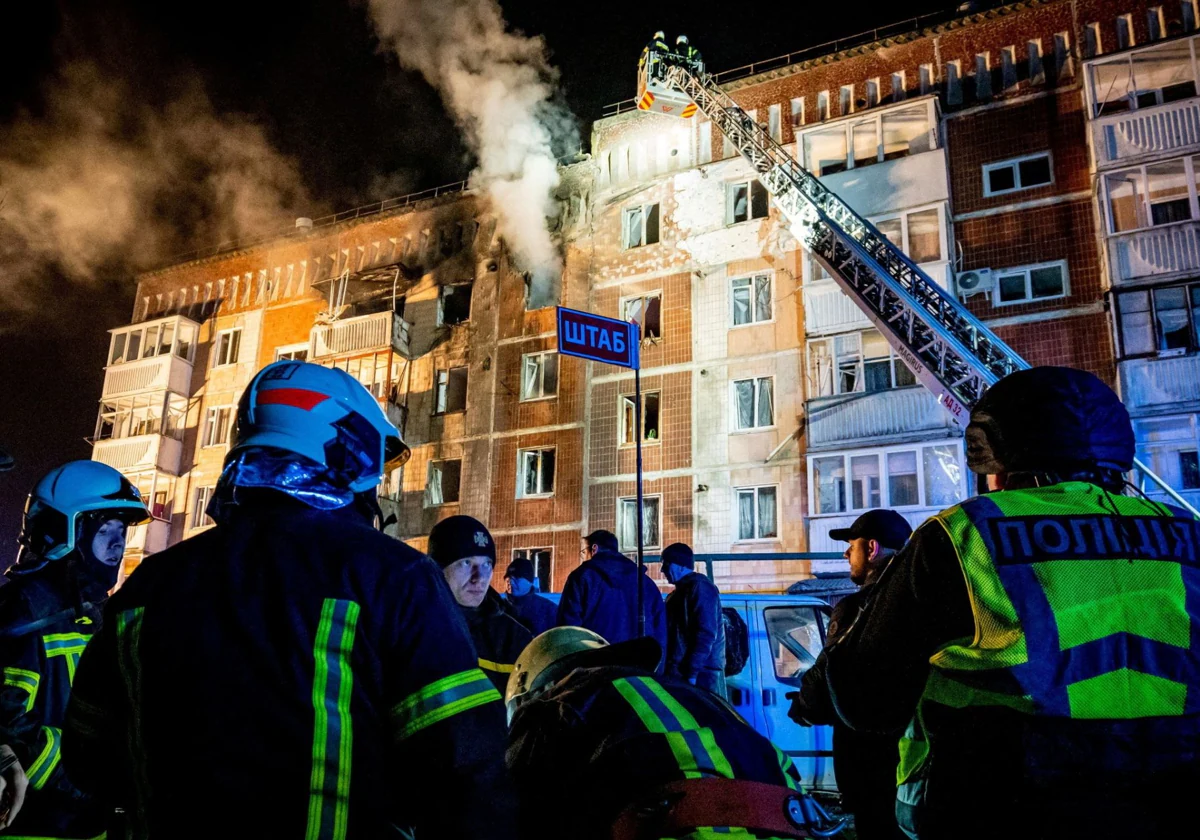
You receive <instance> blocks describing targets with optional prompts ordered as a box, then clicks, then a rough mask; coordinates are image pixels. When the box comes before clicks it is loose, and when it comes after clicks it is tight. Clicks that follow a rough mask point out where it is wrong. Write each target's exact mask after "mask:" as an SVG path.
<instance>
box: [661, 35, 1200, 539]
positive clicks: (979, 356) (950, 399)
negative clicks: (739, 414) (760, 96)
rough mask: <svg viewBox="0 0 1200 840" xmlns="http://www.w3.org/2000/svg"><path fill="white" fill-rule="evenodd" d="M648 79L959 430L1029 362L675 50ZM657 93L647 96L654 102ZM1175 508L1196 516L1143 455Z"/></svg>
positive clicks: (1145, 471)
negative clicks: (772, 210)
mask: <svg viewBox="0 0 1200 840" xmlns="http://www.w3.org/2000/svg"><path fill="white" fill-rule="evenodd" d="M655 58H657V59H659V60H658V62H656V63H652V64H653V66H654V70H653V71H648V70H644V71H643V72H644V73H649V72H653V77H649V76H647V78H644V79H643V82H647V81H648V82H649V83H650V85H651V86H652V87H657V89H658V90H660V91H678V92H681V93H683V94H685V95H686V96H687V97H688V98H689V99H691V101H692V102H694V103H695V104H696V106H697V107H698V108H699V109H700V110H701V111H703V112H704V113H705V114H706V115H707V116H708V118H709V119H710V120H712V122H713V125H715V126H717V128H719V129H720V130H721V133H722V134H724V136H725V137H726V138H728V140H729V142H730V143H731V144H732V145H733V146H734V147H735V148H736V149H737V150H738V151H739V152H740V153H741V155H742V157H744V158H745V159H746V160H747V161H749V163H750V165H751V166H753V167H754V170H755V172H757V173H758V177H759V180H760V181H761V183H762V185H763V186H764V187H765V188H766V190H767V191H768V192H769V193H770V194H771V197H772V198H773V199H774V200H775V204H776V205H777V206H778V207H779V209H780V211H781V212H782V213H783V215H784V216H785V217H786V218H787V220H788V223H789V226H790V228H791V231H792V233H793V235H795V237H796V238H797V239H798V240H799V241H800V243H801V244H802V245H803V246H804V247H805V248H806V249H807V250H808V251H809V252H810V253H811V254H812V255H813V256H814V257H816V259H817V260H818V262H820V263H821V265H822V266H824V268H825V270H826V271H828V272H829V274H830V276H832V277H833V278H834V280H835V281H837V283H838V285H839V286H840V287H841V288H842V290H843V291H845V292H846V294H848V295H849V296H850V297H851V299H853V300H854V301H855V303H857V304H858V306H859V308H860V309H862V311H863V312H864V313H865V314H866V315H867V317H868V318H869V319H870V320H871V322H872V323H873V324H874V325H875V326H876V327H877V328H878V329H879V332H880V333H881V334H882V335H883V336H884V337H885V338H886V339H887V341H888V343H889V344H890V345H891V346H892V348H893V349H894V350H895V351H896V353H897V354H899V355H900V357H901V358H902V359H903V360H904V362H905V363H906V364H907V365H908V367H909V368H910V369H911V370H912V372H913V373H914V374H915V375H916V377H917V379H918V380H919V381H920V382H921V384H922V385H924V386H925V387H926V388H928V389H929V390H930V391H931V392H932V393H933V394H934V395H936V396H937V399H938V402H940V403H941V404H942V405H943V406H945V407H946V409H947V410H948V411H949V412H950V415H951V416H952V417H953V418H954V420H955V422H957V423H958V424H959V425H960V426H964V427H965V426H966V425H967V422H968V421H969V419H970V414H971V409H972V407H974V405H975V404H976V403H977V402H978V401H979V399H980V397H982V396H983V393H984V391H986V390H987V389H988V388H989V387H990V386H991V385H993V384H995V382H996V381H997V380H999V379H1001V378H1002V377H1004V376H1007V375H1008V374H1010V373H1012V372H1014V371H1017V370H1022V369H1024V368H1028V367H1029V364H1028V363H1027V362H1026V361H1025V360H1024V359H1022V358H1021V357H1020V356H1019V355H1017V353H1016V352H1014V351H1013V349H1012V348H1011V347H1009V346H1008V345H1007V344H1005V343H1004V342H1003V341H1001V340H1000V338H998V337H997V336H996V334H995V333H993V332H992V331H991V330H989V329H988V328H987V327H986V326H985V325H984V324H983V322H982V321H980V320H979V319H978V318H976V317H975V316H974V315H972V314H971V312H970V311H968V310H967V308H966V307H964V306H963V305H962V304H961V303H959V302H958V301H957V300H955V299H954V298H953V297H951V296H950V294H949V293H948V292H946V291H945V290H944V289H942V288H941V287H940V286H938V284H937V283H936V282H934V281H933V279H931V278H930V277H929V275H927V274H925V272H923V271H921V269H920V268H918V267H917V265H916V264H915V263H914V262H913V261H912V260H910V259H909V258H908V256H907V255H906V254H904V252H903V251H901V250H900V249H899V248H898V247H897V246H895V245H893V244H892V242H891V241H890V240H889V239H888V238H887V237H886V236H884V235H883V234H882V233H880V232H879V231H878V230H877V229H876V228H875V226H874V225H872V224H871V223H870V222H868V221H867V220H866V219H864V218H863V217H862V216H860V215H858V213H856V212H854V210H852V209H850V207H849V205H847V204H846V203H845V202H844V201H842V200H841V199H840V198H838V197H837V195H835V194H834V193H833V192H832V191H830V190H829V189H828V188H827V187H826V186H825V185H824V184H822V183H821V182H820V181H819V180H817V178H816V177H814V176H813V175H812V173H810V172H808V171H807V170H806V169H804V167H802V166H801V165H800V164H799V163H798V162H797V161H796V159H795V158H793V157H791V156H790V155H788V153H787V152H786V151H784V149H783V147H782V146H780V145H779V144H778V143H776V142H775V140H774V139H773V138H772V137H771V135H770V132H768V131H767V129H766V128H764V127H763V126H761V125H759V124H758V123H756V122H755V121H754V120H753V119H751V118H750V115H749V114H747V113H746V112H745V111H743V110H742V109H741V108H740V107H738V105H737V104H736V103H735V102H734V101H733V100H732V99H731V98H730V97H729V96H728V95H727V94H725V92H724V91H722V90H721V89H720V88H719V87H718V86H717V85H716V84H715V83H714V82H712V81H711V80H710V77H707V76H705V75H703V74H698V73H696V72H694V68H693V67H692V66H689V64H688V63H687V62H686V61H685V60H683V59H682V58H681V57H680V56H673V55H664V56H655ZM653 100H654V96H653V95H651V96H650V102H653ZM1134 463H1135V465H1136V466H1137V468H1138V469H1139V470H1141V471H1142V473H1143V474H1144V475H1145V476H1146V477H1147V478H1150V479H1151V480H1152V481H1154V482H1155V483H1156V484H1158V485H1159V486H1160V487H1161V488H1163V490H1165V491H1166V492H1167V494H1168V495H1170V496H1171V497H1172V498H1173V499H1174V500H1175V501H1176V502H1177V503H1178V504H1181V505H1183V506H1184V507H1186V508H1188V509H1189V510H1191V511H1192V512H1193V513H1195V514H1196V515H1197V516H1200V512H1197V511H1196V509H1195V508H1194V507H1192V506H1191V505H1190V504H1188V502H1187V501H1186V500H1184V499H1183V498H1182V497H1181V496H1180V495H1179V494H1178V493H1177V492H1176V491H1175V489H1174V488H1172V487H1171V486H1170V485H1168V484H1167V483H1166V482H1165V481H1163V480H1162V479H1161V478H1159V477H1158V476H1157V475H1155V474H1154V473H1153V472H1152V471H1150V470H1149V469H1148V468H1147V467H1146V466H1145V465H1144V464H1142V463H1141V462H1140V461H1135V462H1134Z"/></svg>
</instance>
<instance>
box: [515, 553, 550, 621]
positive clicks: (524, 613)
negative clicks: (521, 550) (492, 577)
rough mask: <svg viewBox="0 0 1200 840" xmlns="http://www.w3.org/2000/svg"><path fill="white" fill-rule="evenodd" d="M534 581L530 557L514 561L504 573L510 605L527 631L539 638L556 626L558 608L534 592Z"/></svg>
mask: <svg viewBox="0 0 1200 840" xmlns="http://www.w3.org/2000/svg"><path fill="white" fill-rule="evenodd" d="M534 579H535V577H534V569H533V561H532V560H530V559H529V558H528V557H518V558H517V559H516V560H513V561H512V562H511V563H509V564H508V568H507V569H506V570H505V572H504V580H505V582H506V583H507V584H508V599H507V600H508V605H509V606H510V607H512V610H513V613H514V614H515V615H516V617H517V620H518V621H520V622H521V623H522V624H523V625H525V629H526V630H528V631H529V632H530V633H532V634H533V635H535V636H539V635H541V634H542V633H545V632H546V631H547V630H549V629H550V628H551V627H553V626H554V622H555V621H556V620H557V618H558V607H556V606H555V605H554V602H553V601H551V600H550V599H548V598H543V597H542V596H541V595H538V594H537V593H536V592H534V591H533V581H534Z"/></svg>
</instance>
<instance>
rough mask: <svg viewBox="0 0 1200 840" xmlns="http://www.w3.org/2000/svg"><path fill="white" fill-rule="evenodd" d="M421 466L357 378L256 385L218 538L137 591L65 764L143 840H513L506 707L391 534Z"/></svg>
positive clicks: (119, 596) (295, 375) (118, 612)
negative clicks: (405, 487) (404, 486)
mask: <svg viewBox="0 0 1200 840" xmlns="http://www.w3.org/2000/svg"><path fill="white" fill-rule="evenodd" d="M406 453H407V448H406V447H405V446H404V444H403V442H402V441H401V439H400V435H399V432H398V431H397V430H396V428H395V427H394V426H393V425H392V424H391V423H390V422H388V420H387V418H386V417H385V416H384V414H383V412H382V410H381V409H380V407H379V404H378V403H377V402H376V401H375V400H374V398H373V397H372V396H371V395H370V394H369V393H368V392H367V391H366V389H364V388H363V387H362V385H360V384H359V383H358V382H357V381H356V380H354V379H353V378H352V377H350V376H349V375H347V374H346V373H344V372H342V371H338V370H334V369H329V368H323V367H320V366H318V365H313V364H308V363H304V362H292V361H284V362H276V363H274V364H272V365H268V366H267V367H266V368H264V369H263V370H261V371H260V372H259V373H258V374H257V375H256V376H255V377H254V379H253V380H252V381H251V382H250V384H249V386H248V387H247V388H246V390H245V392H244V393H243V395H242V399H241V402H240V404H239V405H238V414H237V426H236V431H235V443H234V446H233V448H232V449H231V451H230V453H229V456H228V457H227V459H226V462H225V468H224V471H223V472H222V475H221V478H220V481H219V482H218V485H217V488H216V491H215V493H214V501H213V503H212V505H210V508H209V512H210V514H211V515H212V516H213V518H214V520H215V521H216V523H217V524H216V527H215V528H212V529H210V530H209V531H207V532H205V533H203V534H200V535H199V536H196V537H193V538H192V539H189V540H186V541H184V542H182V543H180V544H178V545H176V546H173V547H171V548H169V549H167V550H166V551H164V552H161V553H160V554H158V555H155V556H154V557H152V558H150V559H149V560H147V561H146V562H145V563H144V564H143V565H142V566H141V567H139V568H138V569H137V570H136V571H135V572H134V574H132V575H130V577H129V579H128V580H127V581H126V582H125V584H124V586H123V587H122V588H121V589H120V590H119V591H118V592H117V593H116V594H115V595H114V597H113V598H112V599H111V601H110V602H109V604H108V606H107V608H106V612H105V615H106V619H107V623H106V624H105V627H104V630H103V631H102V632H101V633H100V634H99V635H97V636H96V637H95V639H94V642H93V644H92V645H90V646H89V647H88V650H87V652H86V654H85V655H84V656H83V659H82V661H81V662H80V664H79V673H78V678H77V680H76V685H75V693H74V695H73V696H72V699H71V705H70V709H69V712H68V723H67V731H66V732H65V733H64V739H63V746H64V752H65V759H66V762H67V765H68V767H69V769H70V772H71V773H72V774H74V775H75V776H77V778H78V781H79V784H80V785H81V786H87V788H88V789H90V790H92V791H94V792H96V793H98V794H103V795H105V796H107V797H109V799H110V801H112V802H113V804H114V805H116V806H119V807H121V808H122V809H123V810H124V811H125V813H126V821H127V831H128V832H129V835H130V836H133V837H145V836H148V835H150V834H153V835H155V836H159V837H172V838H192V837H226V838H241V837H246V838H249V837H255V838H260V837H296V838H300V837H304V838H306V840H317V838H351V840H352V839H353V838H374V837H383V836H385V835H387V836H393V834H394V832H395V830H396V828H405V829H407V828H415V830H416V832H417V833H418V835H419V836H423V837H439V838H468V837H470V838H510V837H512V836H513V830H512V829H513V822H512V799H511V795H510V791H509V789H508V787H507V782H506V777H505V774H504V768H503V748H504V745H503V739H504V711H503V706H502V704H501V702H500V699H501V698H500V695H499V692H497V691H496V689H495V688H494V687H493V686H492V684H491V682H490V681H489V680H488V678H487V677H486V676H485V675H484V674H483V673H482V672H481V671H480V670H479V669H478V667H477V664H476V657H475V653H474V650H473V649H472V646H471V641H470V637H469V636H468V634H467V628H466V625H465V624H464V622H463V620H462V617H461V615H460V614H459V610H458V607H457V605H456V604H455V603H454V600H453V598H452V597H451V595H450V592H449V590H448V589H447V587H446V585H445V583H444V581H443V580H442V576H441V573H440V572H439V570H438V568H437V566H435V565H434V564H433V562H432V561H430V560H429V559H428V558H427V557H425V556H423V555H421V554H420V553H418V552H416V551H414V550H412V549H410V548H409V547H407V546H405V545H404V544H403V543H400V542H399V541H397V540H394V539H391V538H389V537H387V536H385V535H384V534H382V533H381V532H380V531H379V530H377V527H376V523H377V522H378V520H379V519H380V518H381V517H380V516H379V506H378V501H377V500H376V496H375V488H376V487H377V485H378V483H379V481H380V479H381V476H382V475H383V472H384V470H385V469H386V468H388V465H389V464H395V463H399V462H402V460H401V459H403V457H404V456H405V455H406ZM463 800H466V801H469V802H470V803H471V807H469V808H464V807H461V802H462V801H463Z"/></svg>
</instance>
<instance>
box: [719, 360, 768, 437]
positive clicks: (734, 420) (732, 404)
mask: <svg viewBox="0 0 1200 840" xmlns="http://www.w3.org/2000/svg"><path fill="white" fill-rule="evenodd" d="M775 378H776V377H775V374H773V373H770V374H767V375H766V376H757V375H754V376H749V377H746V378H743V379H733V378H731V379H730V380H729V409H730V424H729V425H730V429H729V433H730V434H753V433H755V432H766V431H770V430H771V429H774V428H776V426H777V425H778V423H779V419H778V417H777V413H778V396H779V392H778V390H776V388H775ZM764 379H768V380H770V381H771V425H769V426H757V425H756V426H746V427H745V428H743V427H741V426H739V425H738V404H737V386H738V383H740V382H753V383H754V419H755V421H757V420H758V401H759V399H760V398H761V397H760V395H761V391H760V388H761V384H760V383H761V382H762V381H763V380H764Z"/></svg>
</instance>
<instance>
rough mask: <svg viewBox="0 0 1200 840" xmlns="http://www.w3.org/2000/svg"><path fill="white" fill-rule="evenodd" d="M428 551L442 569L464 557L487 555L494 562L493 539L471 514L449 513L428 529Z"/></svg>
mask: <svg viewBox="0 0 1200 840" xmlns="http://www.w3.org/2000/svg"><path fill="white" fill-rule="evenodd" d="M428 554H429V556H430V557H432V558H433V561H434V562H435V563H437V564H438V565H439V566H441V567H442V568H443V569H444V568H446V567H447V566H449V565H450V564H451V563H454V562H455V561H458V560H461V559H463V558H464V557H488V558H490V559H491V561H492V562H493V563H495V562H496V543H495V541H494V540H493V539H492V535H491V534H490V533H488V529H487V528H486V527H485V526H484V524H483V523H482V522H480V521H479V520H478V519H476V518H475V517H473V516H462V515H459V516H451V517H449V518H447V519H443V520H442V521H441V522H439V523H438V524H436V525H434V526H433V530H432V531H430V532H429V551H428Z"/></svg>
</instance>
